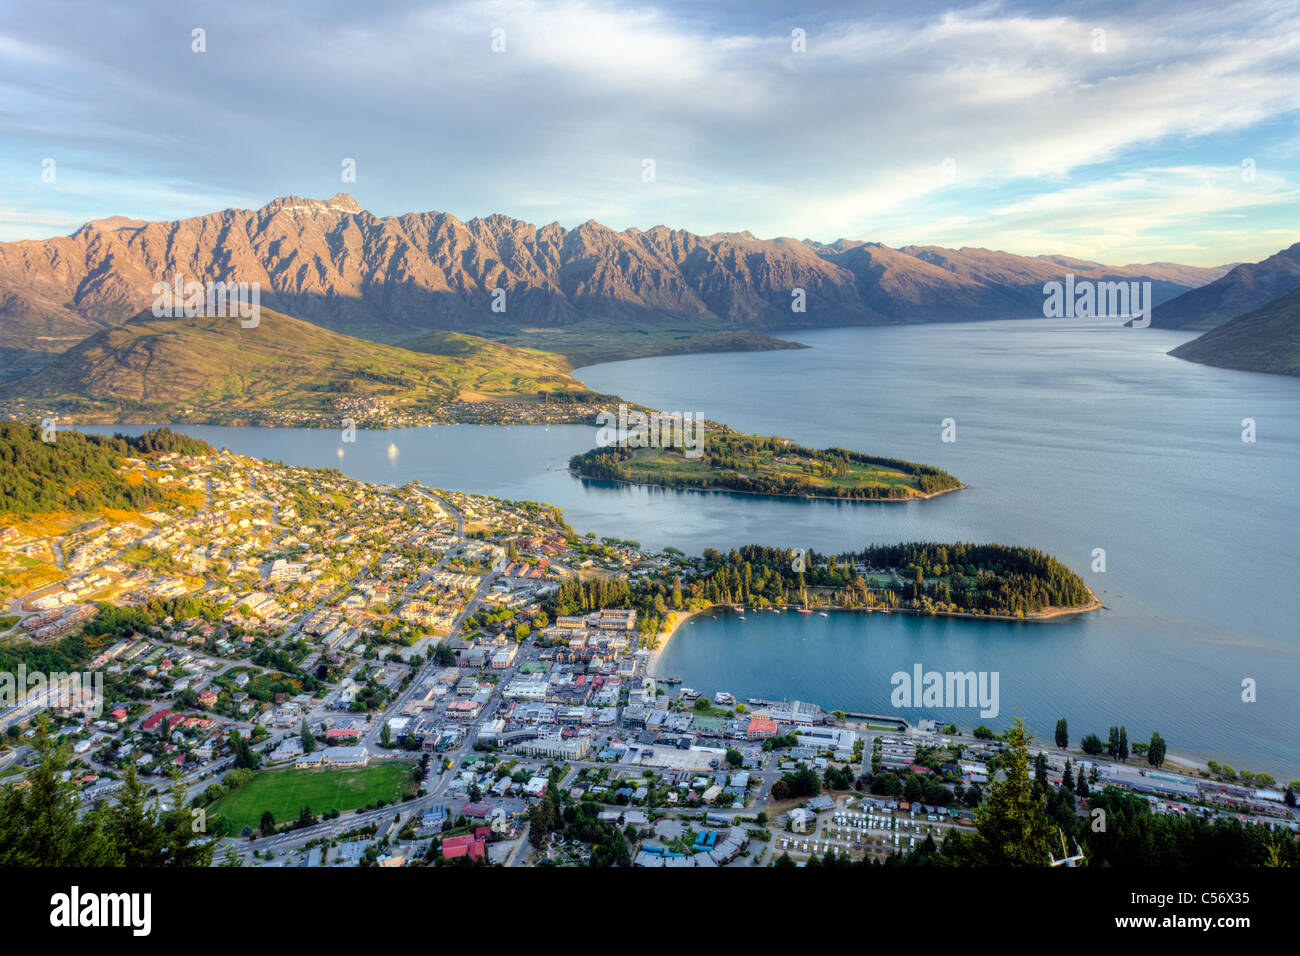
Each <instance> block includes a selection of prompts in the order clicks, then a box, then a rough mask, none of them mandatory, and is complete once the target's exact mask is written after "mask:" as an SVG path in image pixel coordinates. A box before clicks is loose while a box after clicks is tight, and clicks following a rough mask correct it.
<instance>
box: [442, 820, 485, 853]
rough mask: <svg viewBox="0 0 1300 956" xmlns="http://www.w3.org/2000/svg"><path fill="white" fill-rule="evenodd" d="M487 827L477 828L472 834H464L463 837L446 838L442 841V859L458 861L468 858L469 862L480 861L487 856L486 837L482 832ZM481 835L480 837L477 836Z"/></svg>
mask: <svg viewBox="0 0 1300 956" xmlns="http://www.w3.org/2000/svg"><path fill="white" fill-rule="evenodd" d="M485 830H487V827H479V828H478V830H477V831H476V832H475V833H474V834H472V835H471V834H468V833H467V834H465V835H464V836H454V837H447V839H445V840H443V841H442V857H443V859H444V860H458V859H460V858H461V857H465V856H467V857H469V858H470V859H471V860H482V859H484V858H485V857H486V856H487V835H486V833H483V831H485ZM480 833H483V835H482V836H480V835H479V834H480Z"/></svg>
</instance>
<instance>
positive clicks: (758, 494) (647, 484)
mask: <svg viewBox="0 0 1300 956" xmlns="http://www.w3.org/2000/svg"><path fill="white" fill-rule="evenodd" d="M566 470H567V471H568V472H569V474H571V475H573V477H575V478H580V479H582V480H583V481H603V482H605V483H606V484H610V485H632V486H634V487H637V488H662V489H664V490H665V491H698V492H701V493H703V494H723V495H749V496H751V497H753V498H787V499H789V500H791V501H843V502H846V503H848V504H890V505H904V504H907V503H908V502H909V501H929V500H930V499H931V498H938V497H939V496H940V495H947V494H951V493H952V492H954V491H961V490H962V489H964V488H966V487H967V486H966V485H964V484H961V485H958V486H957V487H956V488H945V489H944V490H943V491H932V492H930V493H929V494H926V493H925V492H923V491H918V492H916V494H912V495H908V496H907V497H906V498H852V497H849V496H848V495H784V494H780V493H778V492H769V491H744V490H742V489H740V488H699V487H696V486H695V485H661V484H659V483H657V482H653V481H631V480H629V479H626V478H593V477H592V476H591V475H584V474H583V473H582V472H580V471H574V470H573V469H572V468H569V469H566Z"/></svg>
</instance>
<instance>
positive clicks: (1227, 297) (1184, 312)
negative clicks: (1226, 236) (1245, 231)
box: [1151, 242, 1300, 329]
mask: <svg viewBox="0 0 1300 956" xmlns="http://www.w3.org/2000/svg"><path fill="white" fill-rule="evenodd" d="M1298 286H1300V242H1297V243H1296V244H1295V245H1293V246H1291V247H1290V248H1289V249H1283V250H1282V251H1281V252H1278V253H1275V254H1274V255H1271V256H1269V257H1268V258H1267V259H1264V260H1262V261H1260V262H1246V263H1242V264H1241V265H1238V266H1235V267H1234V268H1233V269H1231V270H1230V271H1229V272H1227V273H1226V274H1225V275H1223V276H1222V277H1220V278H1218V279H1215V280H1214V281H1213V282H1210V283H1208V284H1206V285H1203V286H1201V287H1199V288H1196V289H1191V290H1189V291H1187V292H1184V293H1183V294H1182V295H1180V296H1178V297H1177V298H1175V299H1171V300H1170V301H1168V302H1165V303H1164V304H1163V305H1159V306H1157V307H1156V309H1155V311H1153V312H1152V313H1151V326H1152V328H1157V329H1212V328H1215V327H1216V326H1219V325H1222V324H1223V323H1225V322H1227V321H1229V320H1230V319H1234V318H1236V317H1237V316H1239V315H1244V314H1245V313H1247V312H1250V311H1252V310H1254V309H1258V308H1260V307H1261V306H1263V305H1266V304H1267V303H1269V302H1271V301H1272V300H1274V299H1276V298H1278V297H1279V296H1283V295H1286V294H1287V293H1288V292H1290V291H1291V290H1292V289H1295V288H1296V287H1298Z"/></svg>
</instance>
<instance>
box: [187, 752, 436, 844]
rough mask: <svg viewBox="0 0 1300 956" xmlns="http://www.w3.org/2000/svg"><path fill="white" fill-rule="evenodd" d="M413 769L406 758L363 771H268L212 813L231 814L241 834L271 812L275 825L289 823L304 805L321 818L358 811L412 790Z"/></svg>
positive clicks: (229, 817) (214, 806)
mask: <svg viewBox="0 0 1300 956" xmlns="http://www.w3.org/2000/svg"><path fill="white" fill-rule="evenodd" d="M411 770H412V765H411V764H409V763H406V762H403V761H393V762H385V763H381V764H375V765H373V766H370V767H364V768H362V769H359V770H267V771H264V772H262V773H259V774H258V775H257V776H256V777H254V778H253V779H252V780H251V781H250V782H249V783H248V785H247V786H245V787H243V788H242V789H240V790H236V791H235V792H234V793H229V794H226V796H224V797H222V798H221V799H220V800H218V801H217V802H216V803H214V804H212V806H211V807H209V808H208V814H209V815H210V816H218V815H219V816H222V817H224V818H226V819H227V820H229V821H230V824H231V827H232V828H233V830H234V831H235V832H238V831H240V830H241V829H243V828H244V827H245V826H250V827H253V828H254V829H256V828H257V827H258V826H259V825H260V824H261V822H262V814H263V813H264V812H265V811H267V810H270V811H271V813H273V814H274V815H275V822H276V823H286V822H289V821H292V820H296V819H298V814H299V813H300V812H301V811H302V808H303V806H304V805H306V806H309V807H311V812H312V813H314V814H315V815H316V816H318V817H319V816H320V815H321V814H322V813H324V812H325V811H326V810H338V811H340V812H342V811H347V810H355V809H357V807H366V806H369V805H370V804H372V803H375V802H377V801H379V800H386V801H387V802H389V803H392V802H394V801H396V800H399V799H401V797H402V796H403V795H405V794H407V793H410V792H412V790H413V788H414V783H413V781H412V780H411V776H412V774H411Z"/></svg>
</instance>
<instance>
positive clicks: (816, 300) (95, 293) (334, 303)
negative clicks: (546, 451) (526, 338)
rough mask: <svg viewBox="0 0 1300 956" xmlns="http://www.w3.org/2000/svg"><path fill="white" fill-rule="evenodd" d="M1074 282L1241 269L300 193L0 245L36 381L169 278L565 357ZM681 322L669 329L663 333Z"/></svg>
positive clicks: (927, 315)
mask: <svg viewBox="0 0 1300 956" xmlns="http://www.w3.org/2000/svg"><path fill="white" fill-rule="evenodd" d="M1067 271H1073V272H1075V273H1076V274H1078V275H1086V276H1087V277H1089V278H1095V279H1102V278H1114V279H1119V278H1126V279H1149V280H1150V281H1152V282H1153V283H1155V284H1156V288H1155V290H1154V291H1155V292H1156V299H1157V301H1160V300H1162V299H1163V298H1166V297H1168V296H1170V295H1175V294H1177V293H1179V292H1181V291H1183V290H1185V289H1187V288H1190V287H1192V286H1196V285H1200V284H1203V283H1205V282H1210V281H1212V280H1214V279H1216V278H1218V277H1219V276H1221V275H1222V274H1223V272H1224V271H1225V270H1223V269H1214V268H1210V269H1201V268H1195V267H1190V266H1179V265H1171V264H1166V263H1156V264H1153V265H1148V266H1114V267H1112V266H1103V265H1100V264H1098V263H1093V262H1085V261H1083V260H1072V259H1065V258H1062V257H1045V256H1040V257H1034V258H1029V257H1024V256H1014V255H1010V254H1008V253H1002V252H992V251H989V250H985V249H959V250H952V249H940V248H935V247H907V248H906V249H902V250H898V249H891V248H889V247H887V246H883V245H880V244H879V243H866V242H854V241H849V240H839V241H838V242H835V243H832V244H829V245H823V244H821V243H815V242H810V241H804V242H801V241H799V240H797V239H788V238H778V239H766V240H764V239H757V238H755V237H754V236H753V235H751V234H750V233H748V232H735V233H718V234H715V235H711V236H700V235H696V234H694V233H690V232H686V231H684V230H674V229H668V228H667V227H664V226H656V227H655V228H653V229H649V230H646V231H642V230H639V229H628V230H625V231H623V232H616V231H614V230H612V229H610V228H608V227H606V226H602V225H600V224H599V223H597V222H586V223H583V224H582V225H580V226H578V227H576V228H574V229H565V228H563V227H562V226H560V225H559V224H558V223H551V224H550V225H547V226H541V227H538V226H534V225H532V224H530V223H526V222H521V221H520V220H518V219H511V218H509V217H507V216H501V215H493V216H488V217H487V218H485V219H477V218H476V219H471V220H469V221H468V222H461V221H460V220H458V219H457V218H456V217H454V216H452V215H449V214H448V213H442V212H424V213H408V214H406V215H401V216H390V217H382V218H381V217H378V216H375V215H372V214H371V213H369V212H367V211H365V210H364V209H362V208H361V206H360V204H358V203H357V201H356V200H355V199H353V198H352V197H351V196H347V195H345V194H343V193H340V194H338V195H336V196H334V197H333V198H332V199H329V200H323V201H322V200H314V199H303V198H301V197H298V196H287V197H284V198H281V199H276V200H274V201H273V202H271V203H268V204H267V205H266V206H264V207H262V208H261V209H257V210H249V209H227V210H223V211H221V212H214V213H211V214H209V215H206V216H198V217H195V218H192V219H182V220H178V221H175V222H143V221H140V220H134V219H126V218H123V217H114V218H111V219H103V220H97V221H94V222H89V223H87V224H86V225H84V226H82V227H81V228H80V229H78V230H77V231H76V232H74V233H73V234H72V235H70V236H67V237H62V238H56V239H48V240H41V241H22V242H10V243H0V357H4V358H7V359H8V360H9V361H8V363H7V364H9V365H11V366H14V367H16V368H18V369H22V368H27V369H30V368H34V367H36V366H38V365H40V364H42V363H43V362H45V361H48V359H49V355H50V354H52V353H59V352H62V351H65V350H66V349H68V348H70V347H71V346H73V345H75V344H76V343H77V342H78V341H80V340H81V339H83V338H85V337H86V336H87V335H90V334H92V333H94V332H98V331H100V330H102V329H107V328H113V327H115V326H119V325H121V324H122V323H124V322H126V321H127V320H128V319H129V318H131V317H132V316H134V315H136V314H137V313H139V312H140V311H141V310H142V309H145V308H147V307H148V306H149V305H150V303H151V302H152V301H153V294H152V292H151V288H152V287H153V285H154V283H156V282H166V281H171V280H172V279H173V277H174V276H175V275H177V274H180V275H183V276H184V277H185V278H186V279H191V280H198V281H201V282H205V281H243V282H257V283H259V284H260V285H261V293H262V302H263V304H265V305H266V306H268V307H269V308H271V309H274V310H277V311H279V312H282V313H285V314H290V315H294V316H298V317H300V318H302V319H305V320H307V321H310V322H312V323H315V324H317V325H320V326H323V327H325V328H329V329H333V330H335V331H340V332H346V333H348V334H350V335H355V336H360V337H363V338H370V339H374V340H377V341H386V342H394V341H399V340H402V339H409V338H412V337H414V336H416V335H419V334H420V333H422V332H426V331H431V330H461V331H472V332H475V333H478V334H483V335H487V336H489V337H496V338H510V337H513V336H518V335H520V334H541V333H543V332H548V331H550V332H554V330H556V329H560V330H570V329H572V330H573V331H574V333H577V334H571V335H568V336H567V337H560V339H559V347H560V348H561V349H564V348H569V349H572V352H567V353H566V354H574V355H578V354H582V355H586V356H588V357H589V356H590V354H591V352H590V345H591V341H592V338H593V336H598V335H599V333H600V332H606V333H607V332H609V331H611V330H618V329H637V330H640V331H643V332H644V331H647V330H649V332H650V336H649V338H647V339H646V342H645V344H644V346H643V350H647V351H659V350H662V349H664V348H676V349H677V350H682V349H685V348H688V347H689V345H684V344H683V342H682V335H683V334H684V335H685V336H686V337H687V338H689V337H691V336H694V335H696V334H698V335H706V336H712V337H713V338H712V341H714V342H720V341H725V340H726V338H727V334H729V333H735V332H738V331H739V332H745V333H746V334H747V336H748V337H744V338H742V339H740V340H739V341H743V342H747V343H749V344H751V345H758V344H761V343H762V342H763V341H764V339H763V338H762V337H761V336H756V335H755V333H756V330H761V329H775V328H789V327H791V326H810V327H812V326H832V325H852V324H864V323H886V322H891V323H892V322H917V321H934V320H952V319H983V318H999V317H1025V316H1036V315H1039V314H1041V308H1042V284H1043V282H1045V281H1049V280H1052V279H1057V280H1059V279H1060V278H1061V277H1062V276H1063V275H1064V274H1065V273H1066V272H1067ZM499 288H500V289H505V290H506V298H505V300H504V303H502V302H501V300H500V299H497V298H494V295H493V292H494V290H496V289H499ZM795 289H802V290H804V297H805V311H803V312H794V311H792V309H791V302H792V292H793V290H795ZM494 304H495V305H496V310H494ZM503 305H504V311H500V309H501V307H502V306H503ZM666 326H671V327H672V333H671V334H667V333H666V332H665V334H663V335H660V336H656V335H655V334H654V333H655V332H656V330H663V329H664V328H665V327H666ZM683 328H685V330H686V331H685V333H682V331H681V330H682V329H683ZM521 330H527V331H526V333H521ZM579 330H581V331H580V332H579ZM719 333H723V335H722V336H721V337H719V335H718V334H719ZM584 348H585V349H586V351H584Z"/></svg>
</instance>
